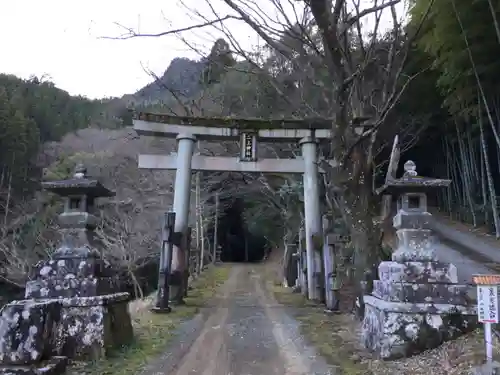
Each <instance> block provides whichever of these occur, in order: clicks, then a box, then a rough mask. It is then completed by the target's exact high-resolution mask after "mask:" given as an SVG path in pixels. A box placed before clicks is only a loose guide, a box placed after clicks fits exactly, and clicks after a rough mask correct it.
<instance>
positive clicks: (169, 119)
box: [133, 112, 333, 142]
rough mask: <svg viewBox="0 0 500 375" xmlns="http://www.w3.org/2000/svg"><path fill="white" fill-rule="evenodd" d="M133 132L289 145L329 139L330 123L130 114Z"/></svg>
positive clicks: (321, 121) (327, 121)
mask: <svg viewBox="0 0 500 375" xmlns="http://www.w3.org/2000/svg"><path fill="white" fill-rule="evenodd" d="M133 121H134V129H135V130H136V131H137V133H138V134H139V135H150V136H159V137H168V138H173V137H176V136H177V135H178V134H183V133H184V134H185V133H188V134H193V135H195V136H197V138H199V139H205V140H210V139H211V140H218V139H228V138H233V139H238V138H239V136H240V135H241V133H256V134H257V136H258V138H263V139H265V140H266V141H285V142H290V141H293V140H299V139H302V138H304V137H310V136H312V137H314V138H316V139H318V140H321V139H325V140H326V139H330V138H331V136H332V130H331V129H332V125H333V120H331V119H321V118H318V119H312V118H311V119H272V120H262V119H242V118H233V117H190V116H172V115H167V114H156V113H147V112H134V117H133Z"/></svg>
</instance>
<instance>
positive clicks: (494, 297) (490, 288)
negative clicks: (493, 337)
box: [477, 285, 498, 323]
mask: <svg viewBox="0 0 500 375" xmlns="http://www.w3.org/2000/svg"><path fill="white" fill-rule="evenodd" d="M477 316H478V319H479V322H481V323H498V287H497V286H496V285H478V286H477Z"/></svg>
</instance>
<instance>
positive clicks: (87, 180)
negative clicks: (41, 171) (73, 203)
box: [42, 164, 115, 198]
mask: <svg viewBox="0 0 500 375" xmlns="http://www.w3.org/2000/svg"><path fill="white" fill-rule="evenodd" d="M42 187H43V188H44V189H45V190H48V191H50V192H52V193H55V194H57V195H59V196H62V197H68V196H73V195H86V196H88V197H91V198H101V197H103V198H106V197H113V196H114V195H115V193H114V192H113V191H111V190H109V189H108V188H106V187H104V186H103V185H102V184H101V183H100V182H99V181H98V180H97V179H94V178H91V177H89V176H87V168H85V166H84V165H83V164H78V165H77V166H76V168H75V173H74V175H73V177H72V178H70V179H67V180H59V181H45V182H42Z"/></svg>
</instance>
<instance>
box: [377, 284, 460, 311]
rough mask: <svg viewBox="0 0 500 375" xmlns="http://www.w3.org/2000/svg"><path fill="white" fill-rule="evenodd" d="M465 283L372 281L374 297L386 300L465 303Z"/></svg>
mask: <svg viewBox="0 0 500 375" xmlns="http://www.w3.org/2000/svg"><path fill="white" fill-rule="evenodd" d="M468 290H469V287H468V286H467V285H458V284H415V283H406V282H400V283H393V282H387V281H382V280H375V281H373V292H372V295H373V296H374V297H377V298H380V299H381V300H384V301H388V302H407V303H439V304H451V305H467V304H468V302H469V298H468V296H467V291H468Z"/></svg>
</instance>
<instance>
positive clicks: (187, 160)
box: [169, 134, 196, 304]
mask: <svg viewBox="0 0 500 375" xmlns="http://www.w3.org/2000/svg"><path fill="white" fill-rule="evenodd" d="M195 142H196V137H195V136H193V135H191V134H179V135H178V136H177V158H178V163H177V168H176V170H175V185H174V204H173V211H174V212H175V225H174V231H175V232H177V233H182V238H183V239H184V237H185V236H186V235H187V231H188V223H189V207H190V198H191V163H192V160H193V152H194V146H195ZM186 243H187V241H181V246H178V245H175V244H174V248H173V253H172V266H171V267H172V268H171V270H172V271H171V274H170V280H171V282H170V283H169V286H170V300H171V301H172V303H174V304H182V303H183V297H184V289H185V288H187V285H184V284H183V283H184V280H187V278H186V277H185V273H186V272H188V270H187V264H186V256H185V252H186V251H189V249H183V248H182V246H184V244H186Z"/></svg>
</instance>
